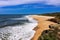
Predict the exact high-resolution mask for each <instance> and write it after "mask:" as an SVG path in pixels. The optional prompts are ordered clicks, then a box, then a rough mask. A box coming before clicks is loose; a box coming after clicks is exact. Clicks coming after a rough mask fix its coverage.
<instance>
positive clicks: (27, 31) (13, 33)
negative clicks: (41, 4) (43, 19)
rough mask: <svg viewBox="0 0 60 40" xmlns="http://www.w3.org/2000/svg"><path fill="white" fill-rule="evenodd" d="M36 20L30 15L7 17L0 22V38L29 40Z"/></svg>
mask: <svg viewBox="0 0 60 40" xmlns="http://www.w3.org/2000/svg"><path fill="white" fill-rule="evenodd" d="M36 26H37V21H36V20H34V19H33V18H31V16H24V17H21V18H9V19H7V20H4V21H2V23H1V22H0V40H31V38H32V37H33V36H34V33H35V31H34V30H33V29H34V28H35V27H36Z"/></svg>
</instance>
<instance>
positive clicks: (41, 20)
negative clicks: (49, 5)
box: [32, 15, 56, 40]
mask: <svg viewBox="0 0 60 40" xmlns="http://www.w3.org/2000/svg"><path fill="white" fill-rule="evenodd" d="M32 17H33V18H34V19H35V20H37V21H38V25H37V27H36V28H34V30H35V31H36V33H35V35H34V37H33V38H32V40H38V38H39V36H41V34H42V32H43V31H44V30H48V29H49V25H50V24H56V23H54V22H51V21H47V20H48V19H51V18H54V17H49V16H38V15H34V16H32Z"/></svg>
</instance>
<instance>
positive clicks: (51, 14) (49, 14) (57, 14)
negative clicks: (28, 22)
mask: <svg viewBox="0 0 60 40" xmlns="http://www.w3.org/2000/svg"><path fill="white" fill-rule="evenodd" d="M42 15H46V16H60V12H55V13H45V14H42Z"/></svg>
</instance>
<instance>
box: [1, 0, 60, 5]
mask: <svg viewBox="0 0 60 40" xmlns="http://www.w3.org/2000/svg"><path fill="white" fill-rule="evenodd" d="M28 3H44V4H47V5H60V0H0V6H10V5H20V4H28Z"/></svg>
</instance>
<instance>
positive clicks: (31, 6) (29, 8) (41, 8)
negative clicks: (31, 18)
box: [0, 0, 60, 14]
mask: <svg viewBox="0 0 60 40" xmlns="http://www.w3.org/2000/svg"><path fill="white" fill-rule="evenodd" d="M50 12H60V0H0V14H42V13H50Z"/></svg>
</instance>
